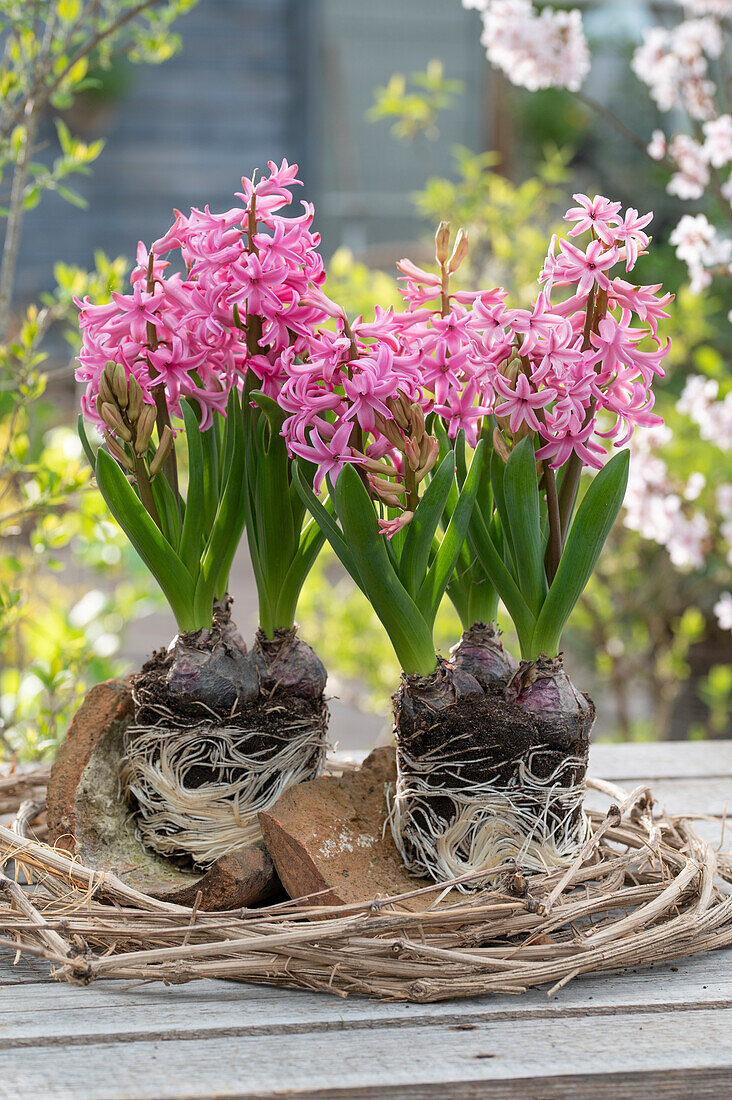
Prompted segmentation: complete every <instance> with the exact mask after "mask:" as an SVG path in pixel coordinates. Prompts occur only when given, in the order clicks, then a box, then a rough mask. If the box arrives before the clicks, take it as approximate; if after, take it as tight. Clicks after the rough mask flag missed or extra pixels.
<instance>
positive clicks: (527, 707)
mask: <svg viewBox="0 0 732 1100" xmlns="http://www.w3.org/2000/svg"><path fill="white" fill-rule="evenodd" d="M505 697H506V699H507V700H508V701H509V702H510V703H513V704H514V705H515V706H517V707H519V708H520V709H521V710H522V711H524V713H526V714H529V715H531V716H532V717H533V719H534V721H535V722H536V725H537V729H538V731H539V733H540V734H542V735H543V736H545V737H546V739H547V740H548V741H550V742H555V743H562V742H565V743H566V745H567V747H568V748H569V747H571V748H573V749H576V748H578V747H580V748H582V747H584V746H585V745H586V744H588V743H589V736H590V730H591V729H592V725H593V723H594V721H595V706H594V703H593V702H592V700H591V699H590V698H589V696H588V695H585V694H584V693H583V692H580V691H577V689H576V688H575V686H574V684H573V683H572V681H571V680H570V678H569V676H568V675H567V673H566V672H565V671H564V663H563V661H562V655H561V654H559V656H557V657H547V656H545V655H544V654H542V655H541V656H540V657H539V658H538V659H537V660H536V661H522V662H521V664H520V665H519V667H518V669H517V671H516V672H515V673H514V675H513V677H512V678H511V680H510V681H509V683H508V685H507V687H506V689H505Z"/></svg>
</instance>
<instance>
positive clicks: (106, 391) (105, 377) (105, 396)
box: [97, 362, 115, 415]
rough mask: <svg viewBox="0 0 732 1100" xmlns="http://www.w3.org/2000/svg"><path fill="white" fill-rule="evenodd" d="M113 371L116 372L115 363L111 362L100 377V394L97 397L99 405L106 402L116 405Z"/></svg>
mask: <svg viewBox="0 0 732 1100" xmlns="http://www.w3.org/2000/svg"><path fill="white" fill-rule="evenodd" d="M110 368H111V369H110ZM113 371H114V363H111V362H110V363H107V365H106V366H105V368H104V370H103V371H102V373H101V374H100V375H99V393H98V395H97V402H98V403H100V402H102V401H106V402H108V403H109V404H110V405H114V403H115V396H114V389H113V388H112V372H113ZM100 415H101V414H100Z"/></svg>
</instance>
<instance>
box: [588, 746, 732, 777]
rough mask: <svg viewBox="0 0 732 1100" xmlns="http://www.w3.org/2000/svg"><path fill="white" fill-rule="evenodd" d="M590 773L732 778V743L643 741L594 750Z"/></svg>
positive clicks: (621, 775) (610, 775) (609, 775)
mask: <svg viewBox="0 0 732 1100" xmlns="http://www.w3.org/2000/svg"><path fill="white" fill-rule="evenodd" d="M590 773H591V774H592V775H597V776H599V777H601V778H604V779H617V780H618V782H628V781H630V780H633V779H636V780H641V779H648V778H650V777H651V776H655V777H656V779H659V778H665V777H669V778H674V777H679V778H682V777H683V778H687V779H690V778H692V777H698V776H725V775H727V776H732V741H673V742H672V741H642V742H638V743H637V744H636V743H631V742H627V743H624V744H619V745H610V744H595V745H592V746H591V747H590Z"/></svg>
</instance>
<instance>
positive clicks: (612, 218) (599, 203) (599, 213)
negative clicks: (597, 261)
mask: <svg viewBox="0 0 732 1100" xmlns="http://www.w3.org/2000/svg"><path fill="white" fill-rule="evenodd" d="M572 198H573V199H574V201H575V202H577V203H579V206H573V207H572V208H571V209H570V210H568V211H567V213H566V214H565V215H564V220H565V222H575V223H576V224H575V225H574V226H573V227H572V229H570V231H569V235H570V237H579V236H580V234H582V233H588V232H591V231H592V230H594V231H595V232H596V233H597V235H598V236H599V237H600V238H601V239H602V240H605V237H604V236H603V232H604V231H606V230H607V229H608V228H609V227H610V226H612V225H616V224H617V223H618V221H619V220H620V219H619V218H618V212H619V210H620V206H621V204H620V203H619V202H610V200H609V199H606V198H605V197H604V195H595V197H594V199H590V198H589V197H588V196H587V195H583V194H581V193H580V194H577V195H572Z"/></svg>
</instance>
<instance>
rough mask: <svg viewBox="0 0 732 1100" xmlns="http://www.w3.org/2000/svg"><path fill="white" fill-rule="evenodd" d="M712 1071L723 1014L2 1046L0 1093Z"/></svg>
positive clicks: (212, 1092)
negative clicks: (467, 1027) (79, 1046)
mask: <svg viewBox="0 0 732 1100" xmlns="http://www.w3.org/2000/svg"><path fill="white" fill-rule="evenodd" d="M710 1067H714V1068H716V1069H717V1070H727V1071H730V1072H732V1010H729V1009H728V1010H714V1011H710V1010H707V1009H700V1010H695V1011H688V1010H683V1009H682V1010H678V1011H666V1012H657V1013H639V1014H637V1015H633V1016H604V1017H603V1018H602V1020H598V1019H596V1018H591V1017H578V1018H573V1019H571V1020H567V1021H566V1022H562V1021H555V1020H524V1021H522V1020H518V1021H516V1020H510V1021H491V1022H488V1023H482V1024H479V1025H477V1026H475V1027H474V1028H471V1029H470V1030H465V1028H464V1026H463V1025H462V1024H460V1023H459V1024H444V1025H436V1026H419V1027H404V1028H401V1029H399V1030H398V1031H396V1032H395V1031H389V1030H387V1029H384V1028H381V1027H369V1028H363V1029H360V1030H359V1033H358V1035H357V1036H354V1034H353V1033H352V1030H351V1029H349V1028H348V1027H344V1028H343V1029H342V1030H338V1031H331V1032H328V1033H327V1034H319V1035H317V1036H314V1035H312V1034H304V1035H303V1034H294V1035H293V1034H283V1035H279V1036H278V1037H277V1038H276V1039H274V1038H264V1037H258V1036H243V1037H241V1036H226V1037H222V1038H216V1039H201V1040H190V1039H187V1040H180V1039H171V1040H170V1041H165V1042H161V1041H158V1040H155V1041H145V1042H134V1043H124V1044H108V1043H102V1044H95V1045H92V1046H87V1047H84V1049H83V1055H82V1052H81V1051H79V1050H75V1049H74V1048H73V1047H68V1046H65V1047H55V1048H54V1047H30V1048H23V1049H20V1050H15V1051H13V1050H5V1049H3V1050H0V1090H2V1089H3V1088H5V1089H7V1087H8V1085H10V1091H9V1092H8V1091H6V1092H5V1093H4V1095H5V1096H16V1095H17V1094H18V1093H21V1094H22V1095H23V1096H24V1097H25V1098H27V1100H36V1098H37V1100H77V1098H82V1097H83V1098H84V1100H112V1098H113V1100H128V1098H132V1097H134V1098H136V1100H147V1098H150V1100H152V1098H155V1100H168V1098H173V1097H176V1098H180V1097H193V1096H198V1097H208V1098H214V1097H224V1096H225V1097H241V1098H242V1100H244V1098H245V1097H252V1096H261V1097H264V1096H275V1095H282V1093H283V1092H284V1093H285V1094H287V1092H288V1090H291V1091H294V1092H295V1093H296V1094H297V1095H298V1096H299V1097H300V1098H302V1097H303V1096H308V1095H312V1094H313V1091H314V1090H321V1091H322V1090H327V1089H341V1090H348V1089H350V1090H354V1089H364V1088H370V1089H372V1090H373V1089H374V1088H378V1087H381V1088H383V1089H384V1093H383V1095H384V1096H385V1097H386V1096H393V1095H395V1091H396V1090H397V1089H399V1088H401V1086H407V1085H414V1084H428V1083H437V1082H440V1083H442V1084H444V1085H445V1086H449V1092H447V1089H446V1092H447V1094H448V1095H450V1096H451V1097H453V1096H459V1095H460V1094H459V1092H457V1091H456V1090H455V1087H454V1086H455V1085H457V1084H458V1083H459V1082H461V1081H466V1082H474V1081H486V1082H490V1081H496V1080H499V1081H500V1080H502V1081H507V1080H515V1081H516V1082H517V1089H516V1091H515V1093H514V1094H513V1095H516V1096H520V1095H523V1096H526V1093H525V1092H522V1091H520V1089H519V1088H518V1085H520V1082H521V1079H523V1078H529V1079H531V1078H534V1079H536V1078H541V1077H545V1076H546V1077H549V1078H551V1077H553V1076H559V1077H573V1078H576V1087H577V1089H578V1095H584V1093H583V1092H582V1089H583V1087H586V1086H588V1085H589V1084H590V1082H591V1075H592V1074H593V1073H600V1074H610V1073H632V1072H634V1071H635V1070H637V1069H643V1070H645V1071H650V1072H652V1071H664V1072H666V1073H668V1074H669V1075H670V1074H674V1073H675V1072H677V1071H679V1070H685V1069H699V1070H704V1069H707V1068H710ZM13 1090H14V1091H13ZM315 1094H316V1095H317V1092H316V1093H315ZM0 1095H2V1092H0ZM509 1095H511V1094H510V1093H509ZM538 1095H541V1092H539V1094H538Z"/></svg>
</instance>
